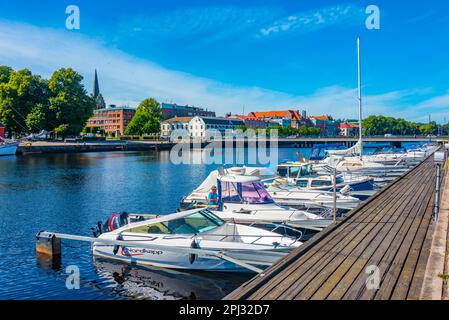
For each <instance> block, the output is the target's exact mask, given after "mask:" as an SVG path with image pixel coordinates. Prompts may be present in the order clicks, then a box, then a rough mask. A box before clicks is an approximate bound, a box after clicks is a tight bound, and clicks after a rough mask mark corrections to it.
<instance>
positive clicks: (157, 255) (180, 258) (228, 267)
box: [93, 209, 302, 271]
mask: <svg viewBox="0 0 449 320" xmlns="http://www.w3.org/2000/svg"><path fill="white" fill-rule="evenodd" d="M101 231H102V232H103V233H102V234H100V235H99V236H98V237H97V239H98V240H97V241H96V242H95V243H94V244H93V254H94V256H97V257H102V258H107V259H113V260H118V261H123V262H127V263H134V264H137V265H143V266H155V267H161V268H172V269H189V270H205V271H244V270H246V269H245V268H244V264H246V265H249V266H252V267H255V268H265V267H267V266H270V265H272V264H273V263H275V262H276V261H278V260H279V259H280V258H282V257H283V256H284V255H286V254H287V253H288V252H289V251H291V250H292V249H294V248H296V247H299V246H300V245H301V244H302V243H301V242H299V241H298V239H297V238H292V237H288V236H282V235H279V234H277V233H273V232H270V231H267V230H263V229H259V228H255V227H251V226H245V225H239V224H235V223H226V222H225V221H223V220H222V219H220V218H219V217H217V216H216V215H215V214H213V213H212V212H211V211H210V210H208V209H196V210H189V211H185V212H179V213H174V214H170V215H166V216H159V217H155V218H152V219H149V220H144V221H141V222H132V223H129V219H128V218H127V216H125V217H124V216H119V215H114V216H112V217H111V218H110V219H109V220H108V221H107V222H106V223H105V228H104V230H101ZM108 240H113V241H121V243H125V245H114V244H111V243H107V241H108ZM102 241H106V242H102ZM242 265H243V267H242Z"/></svg>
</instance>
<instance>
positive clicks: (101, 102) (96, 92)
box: [92, 69, 106, 109]
mask: <svg viewBox="0 0 449 320" xmlns="http://www.w3.org/2000/svg"><path fill="white" fill-rule="evenodd" d="M92 97H93V98H94V100H95V104H96V108H97V109H104V108H106V103H105V102H104V99H103V96H102V95H101V93H100V85H99V84H98V73H97V69H95V79H94V92H93V93H92Z"/></svg>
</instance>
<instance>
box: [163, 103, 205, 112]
mask: <svg viewBox="0 0 449 320" xmlns="http://www.w3.org/2000/svg"><path fill="white" fill-rule="evenodd" d="M161 108H162V109H176V110H191V111H205V109H203V108H199V107H195V106H189V105H185V106H182V105H178V104H176V103H161Z"/></svg>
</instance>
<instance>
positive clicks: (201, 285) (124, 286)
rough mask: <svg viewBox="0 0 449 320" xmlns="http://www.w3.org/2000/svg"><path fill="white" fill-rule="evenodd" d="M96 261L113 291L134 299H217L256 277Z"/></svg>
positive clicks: (98, 269) (98, 268) (99, 270)
mask: <svg viewBox="0 0 449 320" xmlns="http://www.w3.org/2000/svg"><path fill="white" fill-rule="evenodd" d="M94 264H95V268H96V270H97V272H98V274H99V276H101V277H102V278H103V280H110V281H109V288H110V289H111V290H112V291H113V292H114V293H116V294H119V295H121V296H123V297H127V298H132V299H151V300H181V299H186V300H216V299H221V298H223V297H224V296H226V295H227V294H229V293H230V292H232V291H233V290H234V289H236V288H237V287H238V286H239V285H240V284H241V283H243V282H244V281H246V280H249V279H250V277H251V276H253V275H251V274H226V273H211V272H209V273H208V272H182V271H175V270H168V269H150V268H143V267H138V268H137V267H132V266H130V265H125V264H119V263H113V262H108V261H105V260H103V259H98V258H96V259H95V262H94Z"/></svg>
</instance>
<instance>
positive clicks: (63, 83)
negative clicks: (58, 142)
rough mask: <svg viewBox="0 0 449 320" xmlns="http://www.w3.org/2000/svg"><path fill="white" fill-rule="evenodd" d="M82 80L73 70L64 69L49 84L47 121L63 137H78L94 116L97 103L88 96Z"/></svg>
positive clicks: (54, 74)
mask: <svg viewBox="0 0 449 320" xmlns="http://www.w3.org/2000/svg"><path fill="white" fill-rule="evenodd" d="M82 80H83V77H82V76H81V75H80V74H79V73H77V72H76V71H74V70H73V69H71V68H68V69H64V68H62V69H59V70H58V71H56V72H55V73H53V75H52V77H51V78H50V80H49V82H48V88H49V90H50V98H49V110H48V112H47V114H46V119H45V121H46V123H47V126H48V127H50V128H53V129H54V130H55V131H59V132H61V133H60V134H61V135H63V136H66V135H70V134H73V135H78V134H79V133H80V132H81V131H82V130H83V127H84V126H85V125H86V122H87V120H88V119H89V118H90V117H91V116H92V114H93V110H94V108H95V101H94V99H93V98H91V97H90V96H88V94H87V91H86V90H85V89H84V86H83V84H82V83H81V82H82ZM56 129H57V130H56Z"/></svg>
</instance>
